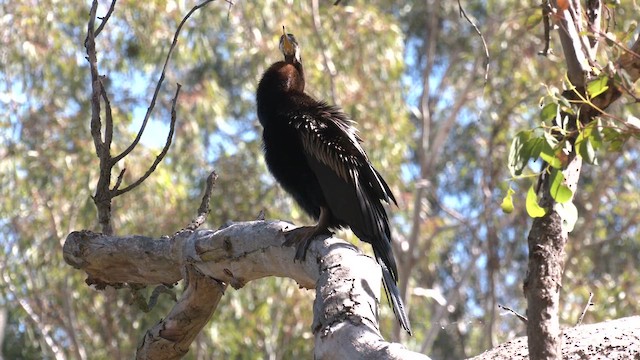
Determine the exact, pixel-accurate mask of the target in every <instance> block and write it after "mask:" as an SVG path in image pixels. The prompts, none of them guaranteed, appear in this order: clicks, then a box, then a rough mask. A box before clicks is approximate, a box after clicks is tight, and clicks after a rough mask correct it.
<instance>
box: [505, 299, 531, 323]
mask: <svg viewBox="0 0 640 360" xmlns="http://www.w3.org/2000/svg"><path fill="white" fill-rule="evenodd" d="M498 307H499V308H500V309H502V310H506V311H508V312H510V313H512V314H513V315H515V316H516V317H517V318H518V319H520V321H522V322H523V323H525V324H526V323H527V322H528V321H529V319H527V317H526V316H524V315H522V314H520V313H519V312H517V311H515V310H513V309H512V308H510V307H508V306H504V305H502V304H498Z"/></svg>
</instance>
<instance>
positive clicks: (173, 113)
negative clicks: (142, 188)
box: [113, 84, 182, 197]
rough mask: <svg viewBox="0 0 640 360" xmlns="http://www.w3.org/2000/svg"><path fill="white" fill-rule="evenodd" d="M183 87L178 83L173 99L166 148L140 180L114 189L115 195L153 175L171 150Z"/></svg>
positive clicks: (134, 186) (133, 187) (130, 188)
mask: <svg viewBox="0 0 640 360" xmlns="http://www.w3.org/2000/svg"><path fill="white" fill-rule="evenodd" d="M181 87H182V85H180V84H178V87H177V89H176V95H175V96H174V97H173V100H172V104H171V123H170V124H169V134H168V135H167V141H166V142H165V144H164V148H162V151H161V152H160V154H158V156H156V159H155V160H154V161H153V164H151V166H150V167H149V169H148V170H147V171H146V172H145V173H144V175H142V176H141V177H140V178H139V179H138V180H136V181H135V182H133V183H132V184H130V185H128V186H126V187H125V188H124V189H121V190H116V189H113V197H116V196H119V195H122V194H124V193H126V192H127V191H129V190H132V189H135V188H136V187H137V186H138V185H140V184H142V182H143V181H145V180H146V179H147V178H148V177H149V175H151V174H152V173H153V172H154V171H155V170H156V167H157V166H158V164H159V163H160V162H161V161H162V159H164V156H165V155H166V154H167V152H168V151H169V147H170V146H171V140H172V139H173V133H174V132H175V128H176V102H177V100H178V95H180V88H181Z"/></svg>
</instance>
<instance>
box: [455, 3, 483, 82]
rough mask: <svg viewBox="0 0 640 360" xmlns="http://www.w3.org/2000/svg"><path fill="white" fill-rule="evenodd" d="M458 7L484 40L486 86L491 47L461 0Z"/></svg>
mask: <svg viewBox="0 0 640 360" xmlns="http://www.w3.org/2000/svg"><path fill="white" fill-rule="evenodd" d="M458 9H459V11H460V15H462V16H464V18H465V19H467V21H468V22H469V24H471V26H473V29H474V30H475V31H476V33H477V34H478V36H479V37H480V40H482V47H483V48H484V86H486V85H487V81H489V62H490V61H491V57H490V56H489V47H488V46H487V42H486V41H485V40H484V35H482V32H481V31H480V29H478V26H477V25H476V23H474V22H473V21H472V20H471V19H470V18H469V16H468V15H467V13H466V11H464V8H463V7H462V4H460V0H458Z"/></svg>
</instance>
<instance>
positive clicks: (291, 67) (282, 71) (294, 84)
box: [270, 61, 304, 92]
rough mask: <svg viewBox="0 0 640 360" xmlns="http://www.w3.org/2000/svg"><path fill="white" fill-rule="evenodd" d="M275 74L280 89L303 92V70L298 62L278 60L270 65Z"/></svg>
mask: <svg viewBox="0 0 640 360" xmlns="http://www.w3.org/2000/svg"><path fill="white" fill-rule="evenodd" d="M270 70H273V71H274V72H275V73H276V74H277V75H276V76H277V78H278V81H277V83H278V86H279V88H280V90H282V91H285V92H289V91H296V92H304V70H303V68H302V64H300V63H299V62H292V63H290V62H285V61H279V62H277V63H275V64H273V65H272V66H271V69H270Z"/></svg>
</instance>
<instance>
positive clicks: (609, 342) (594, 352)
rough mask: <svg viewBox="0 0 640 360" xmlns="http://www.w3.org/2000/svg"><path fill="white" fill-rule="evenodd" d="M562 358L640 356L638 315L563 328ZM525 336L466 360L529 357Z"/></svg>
mask: <svg viewBox="0 0 640 360" xmlns="http://www.w3.org/2000/svg"><path fill="white" fill-rule="evenodd" d="M563 333H564V334H563V336H562V340H563V341H562V342H563V347H562V359H563V360H584V359H640V316H633V317H628V318H622V319H617V320H612V321H607V322H602V323H597V324H588V325H581V326H576V327H573V328H569V329H564V330H563ZM528 359H529V350H528V347H527V338H526V337H519V338H517V339H513V340H511V341H509V342H506V343H504V344H502V345H499V346H497V347H496V348H494V349H491V350H489V351H486V352H484V353H482V354H480V355H478V356H475V357H473V358H471V359H469V360H528Z"/></svg>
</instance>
